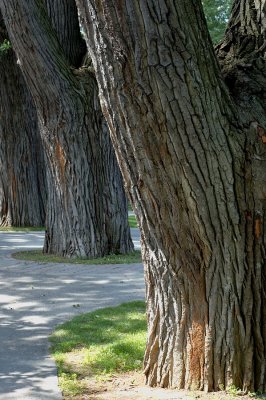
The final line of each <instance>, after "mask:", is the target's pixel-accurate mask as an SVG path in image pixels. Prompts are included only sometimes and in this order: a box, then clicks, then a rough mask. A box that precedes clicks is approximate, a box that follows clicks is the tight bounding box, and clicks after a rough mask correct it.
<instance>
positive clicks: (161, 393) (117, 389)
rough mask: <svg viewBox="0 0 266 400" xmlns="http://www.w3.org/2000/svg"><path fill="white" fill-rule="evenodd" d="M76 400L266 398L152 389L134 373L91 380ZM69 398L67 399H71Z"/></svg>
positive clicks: (221, 399) (228, 399)
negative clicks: (85, 390) (103, 379)
mask: <svg viewBox="0 0 266 400" xmlns="http://www.w3.org/2000/svg"><path fill="white" fill-rule="evenodd" d="M70 398H71V399H75V400H205V399H206V400H237V399H239V400H252V399H253V400H254V399H263V398H265V399H266V397H265V396H262V397H255V396H249V395H234V394H230V393H226V392H224V391H220V392H215V393H204V392H200V391H186V390H175V389H162V388H151V387H149V386H145V384H144V377H143V374H142V373H140V372H132V373H128V374H123V375H118V376H113V377H111V378H110V379H109V380H106V381H103V382H97V381H92V380H89V382H88V392H87V393H84V394H82V395H80V396H75V397H70ZM70 398H69V397H67V399H70Z"/></svg>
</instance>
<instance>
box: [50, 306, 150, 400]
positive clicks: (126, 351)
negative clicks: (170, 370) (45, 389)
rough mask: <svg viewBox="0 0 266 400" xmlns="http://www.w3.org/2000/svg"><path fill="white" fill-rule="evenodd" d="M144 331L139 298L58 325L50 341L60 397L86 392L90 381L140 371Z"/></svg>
mask: <svg viewBox="0 0 266 400" xmlns="http://www.w3.org/2000/svg"><path fill="white" fill-rule="evenodd" d="M146 330H147V323H146V314H145V303H144V302H142V301H134V302H131V303H125V304H122V305H120V306H118V307H110V308H104V309H101V310H97V311H94V312H91V313H88V314H82V315H80V316H78V317H75V318H73V319H72V320H71V321H69V322H66V323H64V324H62V325H59V326H58V327H57V328H56V329H55V331H54V332H53V334H52V335H51V337H50V341H51V343H52V345H51V353H52V355H53V357H54V359H55V361H56V364H57V367H58V376H59V384H60V387H61V389H62V390H63V393H64V398H72V397H71V396H75V395H79V394H82V393H87V391H88V390H89V387H90V384H89V381H90V380H94V381H95V380H99V381H100V380H106V379H108V378H110V377H111V376H112V375H114V374H120V373H121V374H122V373H125V372H128V371H138V370H141V368H142V360H143V355H144V350H145V343H146Z"/></svg>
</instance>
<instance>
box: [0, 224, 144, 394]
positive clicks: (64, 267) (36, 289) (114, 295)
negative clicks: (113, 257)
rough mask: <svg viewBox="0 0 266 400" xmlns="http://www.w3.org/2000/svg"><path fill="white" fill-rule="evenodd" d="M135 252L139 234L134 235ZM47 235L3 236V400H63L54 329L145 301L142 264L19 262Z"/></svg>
mask: <svg viewBox="0 0 266 400" xmlns="http://www.w3.org/2000/svg"><path fill="white" fill-rule="evenodd" d="M132 237H133V241H134V244H135V248H139V247H140V245H139V231H138V229H132ZM43 239H44V233H43V232H34V233H17V232H16V233H3V232H1V233H0V289H1V290H0V343H1V345H0V399H1V400H9V399H14V400H37V399H38V400H59V399H62V395H61V392H60V390H59V388H58V382H57V374H56V367H55V364H54V362H53V360H52V359H51V357H50V356H49V342H48V336H49V334H50V333H51V331H52V330H53V328H54V327H55V326H56V325H58V324H59V323H61V322H64V321H66V320H68V319H70V318H72V317H74V316H75V315H78V314H80V313H83V312H88V311H92V310H95V309H97V308H102V307H107V306H110V305H118V304H120V303H123V302H126V301H131V300H138V299H141V300H142V299H144V278H143V266H142V264H130V265H118V264H117V265H97V266H94V265H77V264H67V263H66V264H52V263H35V262H25V261H18V260H15V259H13V258H12V253H14V252H16V251H21V250H23V249H25V250H27V249H33V248H40V247H42V244H43Z"/></svg>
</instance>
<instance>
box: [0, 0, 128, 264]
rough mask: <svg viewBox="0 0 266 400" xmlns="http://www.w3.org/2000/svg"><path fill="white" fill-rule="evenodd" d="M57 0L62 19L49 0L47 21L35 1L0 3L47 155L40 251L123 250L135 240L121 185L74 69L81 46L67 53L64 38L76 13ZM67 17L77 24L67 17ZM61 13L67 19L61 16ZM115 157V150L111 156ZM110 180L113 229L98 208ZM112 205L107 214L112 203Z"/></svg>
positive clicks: (85, 77)
mask: <svg viewBox="0 0 266 400" xmlns="http://www.w3.org/2000/svg"><path fill="white" fill-rule="evenodd" d="M57 3H58V2H56V3H55V4H57ZM61 3H62V5H64V7H63V6H62V7H61V8H60V7H59V8H58V9H59V10H61V12H63V15H61V19H60V18H57V17H53V16H52V11H51V10H53V8H52V7H53V6H54V3H51V2H49V1H47V3H46V4H47V7H48V12H49V13H50V16H51V19H49V18H48V16H47V8H45V7H44V6H43V4H42V3H41V2H40V1H39V0H31V1H26V0H24V1H20V2H18V1H17V0H14V1H2V2H1V3H0V4H1V8H2V11H3V15H4V17H5V19H6V25H7V27H8V29H9V34H10V37H11V40H12V44H13V46H14V49H15V51H16V53H17V55H18V57H19V59H20V64H21V68H22V71H23V73H24V76H25V79H26V82H27V84H28V86H29V88H30V90H31V93H32V95H33V98H34V100H35V103H36V106H37V110H38V113H39V120H40V125H41V135H42V138H43V142H44V148H45V153H46V157H47V160H48V204H49V206H48V210H47V220H46V227H47V230H46V235H45V244H44V252H47V253H53V254H60V255H63V256H67V257H71V256H83V257H84V256H90V257H99V256H103V255H106V254H108V253H114V252H115V253H125V252H129V251H131V250H132V249H133V244H132V241H131V238H130V232H129V227H128V221H127V210H126V209H125V207H124V205H125V204H126V199H125V194H124V191H123V188H122V187H119V188H118V189H117V188H116V186H117V185H118V184H117V180H116V176H113V177H112V179H113V181H115V184H113V183H112V184H111V183H110V182H106V181H105V176H106V174H105V173H104V171H105V168H106V166H105V163H106V161H107V160H108V158H107V156H108V157H109V154H106V153H105V152H104V146H105V143H106V140H107V139H106V137H105V136H106V129H105V130H104V129H102V125H103V120H102V119H103V117H102V114H101V113H100V112H99V111H100V110H99V106H98V105H97V102H98V96H97V85H96V81H95V79H94V76H93V75H92V73H90V72H89V71H88V70H87V69H86V68H80V69H77V68H76V69H75V68H74V67H77V66H79V65H78V61H77V59H78V58H79V59H81V58H82V57H81V56H82V54H81V53H82V51H81V52H77V55H74V57H73V54H72V51H73V49H76V46H78V45H79V43H78V42H77V44H76V46H68V42H66V38H72V37H74V36H73V30H74V29H79V27H78V19H77V12H76V11H75V9H73V6H72V7H69V5H70V3H71V2H69V1H63V2H62V1H61ZM58 4H59V3H58ZM73 4H74V3H73ZM73 18H76V23H72V22H73V21H72V19H73ZM65 19H67V20H68V19H69V20H68V21H67V22H62V20H63V21H65ZM60 21H61V23H60ZM75 27H76V28H75ZM54 29H55V30H54ZM64 29H69V30H70V31H69V34H68V35H64V34H63V33H62V30H64ZM55 31H58V36H56V34H55ZM20 32H23V33H24V35H21V34H20ZM79 36H80V34H79ZM76 37H77V36H75V38H76ZM79 41H80V45H81V47H82V43H81V40H80V39H79ZM74 61H75V62H74ZM97 108H98V111H97ZM114 157H115V156H114V152H113V155H112V162H113V159H114ZM116 171H117V172H118V167H116ZM110 185H113V188H114V190H113V192H112V194H111V195H110V197H111V198H112V201H113V197H115V203H114V204H115V211H116V213H118V212H120V211H121V216H120V221H121V224H122V227H117V225H115V224H113V226H112V231H111V234H110V232H109V230H108V229H109V226H110V222H109V220H108V223H106V220H107V218H109V209H107V210H105V209H104V205H106V200H105V193H106V188H107V187H108V186H110ZM110 204H111V206H110V210H111V211H110V213H111V212H113V210H112V209H111V207H112V204H113V202H111V203H110ZM108 224H109V225H108Z"/></svg>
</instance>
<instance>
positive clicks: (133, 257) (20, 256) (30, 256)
mask: <svg viewBox="0 0 266 400" xmlns="http://www.w3.org/2000/svg"><path fill="white" fill-rule="evenodd" d="M12 256H13V257H14V258H16V259H17V260H24V261H37V262H45V263H47V262H50V263H70V264H89V265H102V264H134V263H141V262H142V260H141V253H140V251H137V250H136V251H133V252H132V253H128V254H111V255H109V256H105V257H102V258H90V259H88V258H64V257H60V256H55V255H53V254H43V252H42V250H29V251H19V252H17V253H13V255H12Z"/></svg>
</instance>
